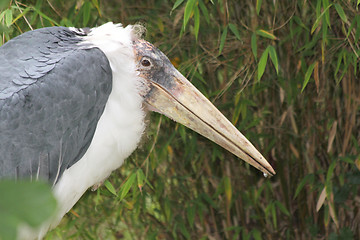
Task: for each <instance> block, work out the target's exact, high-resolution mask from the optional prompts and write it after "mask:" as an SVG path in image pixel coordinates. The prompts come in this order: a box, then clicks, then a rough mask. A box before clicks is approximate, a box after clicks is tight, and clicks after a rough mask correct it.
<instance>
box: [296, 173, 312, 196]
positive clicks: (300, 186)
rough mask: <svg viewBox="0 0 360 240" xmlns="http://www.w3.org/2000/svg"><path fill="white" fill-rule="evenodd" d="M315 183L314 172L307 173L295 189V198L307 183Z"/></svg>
mask: <svg viewBox="0 0 360 240" xmlns="http://www.w3.org/2000/svg"><path fill="white" fill-rule="evenodd" d="M308 182H310V183H313V182H314V175H313V174H309V175H306V176H305V177H304V178H303V179H302V180H301V181H300V183H299V185H298V187H297V188H296V190H295V196H294V199H295V198H296V197H297V196H298V195H299V193H300V191H301V190H302V189H303V188H304V186H305V184H306V183H308Z"/></svg>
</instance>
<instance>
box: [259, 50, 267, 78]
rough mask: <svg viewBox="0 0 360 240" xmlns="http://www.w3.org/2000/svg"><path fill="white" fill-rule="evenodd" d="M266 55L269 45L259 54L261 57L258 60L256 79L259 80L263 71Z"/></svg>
mask: <svg viewBox="0 0 360 240" xmlns="http://www.w3.org/2000/svg"><path fill="white" fill-rule="evenodd" d="M268 55H269V47H267V48H266V49H265V51H264V52H263V54H262V55H261V58H260V61H259V64H258V79H257V80H258V81H260V79H261V77H262V75H263V74H264V72H265V67H266V63H267V59H268Z"/></svg>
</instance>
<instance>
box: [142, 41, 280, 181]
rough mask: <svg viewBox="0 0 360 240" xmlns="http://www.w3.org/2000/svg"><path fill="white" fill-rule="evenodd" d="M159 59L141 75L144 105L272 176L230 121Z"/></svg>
mask: <svg viewBox="0 0 360 240" xmlns="http://www.w3.org/2000/svg"><path fill="white" fill-rule="evenodd" d="M146 44H148V43H146ZM147 47H149V48H150V47H152V45H147ZM149 50H150V49H149ZM152 51H153V54H152V55H154V53H156V54H157V55H161V54H162V53H161V52H160V51H159V50H158V49H155V50H154V49H152ZM154 51H155V52H154ZM164 56H165V55H164ZM161 59H162V62H161V65H162V66H160V67H159V68H157V69H155V70H153V71H152V73H151V76H150V75H149V74H140V75H142V77H144V78H145V79H147V80H148V86H149V91H148V92H147V94H146V96H145V101H146V102H147V104H149V105H150V106H151V107H152V108H153V109H154V110H156V111H158V112H160V113H162V114H164V115H165V116H167V117H169V118H171V119H173V120H175V121H176V122H179V123H181V124H183V125H185V126H186V127H188V128H190V129H192V130H194V131H196V132H198V133H200V134H201V135H203V136H204V137H207V138H208V139H210V140H212V141H214V142H215V143H217V144H219V145H220V146H222V147H223V148H225V149H227V150H228V151H230V152H231V153H233V154H234V155H236V156H238V157H239V158H241V159H243V160H245V161H246V162H248V163H249V164H251V165H252V166H254V167H255V168H257V169H259V170H260V171H262V172H264V174H266V175H270V176H271V175H274V174H275V171H274V169H273V168H272V167H271V166H270V164H269V163H268V162H267V161H266V159H265V158H264V157H263V156H262V155H261V154H260V153H259V151H258V150H256V148H255V147H254V146H253V145H252V144H251V143H250V142H249V141H248V140H247V139H246V138H245V137H244V136H243V135H242V134H241V133H240V132H239V131H238V130H237V129H236V128H235V127H234V126H233V125H232V124H231V122H230V121H229V120H227V119H226V118H225V117H224V115H223V114H222V113H221V112H220V111H219V110H218V109H216V107H215V106H214V105H213V104H212V103H211V102H210V101H209V100H208V99H207V98H206V97H205V96H203V95H202V94H201V92H200V91H198V90H197V89H196V88H195V87H194V86H193V85H192V84H191V83H190V82H189V81H188V80H187V79H186V78H185V77H184V76H183V75H182V74H181V73H180V72H179V71H177V70H176V69H175V67H173V66H172V64H171V63H170V62H165V60H164V59H163V56H162V57H161ZM166 60H167V58H166ZM167 61H168V60H167ZM164 62H165V63H164Z"/></svg>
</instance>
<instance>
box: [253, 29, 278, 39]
mask: <svg viewBox="0 0 360 240" xmlns="http://www.w3.org/2000/svg"><path fill="white" fill-rule="evenodd" d="M256 33H257V35H259V36H262V37H266V38H269V39H272V40H277V37H276V36H275V35H274V34H272V33H269V32H268V31H265V30H263V29H260V30H256Z"/></svg>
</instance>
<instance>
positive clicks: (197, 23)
mask: <svg viewBox="0 0 360 240" xmlns="http://www.w3.org/2000/svg"><path fill="white" fill-rule="evenodd" d="M199 29H200V11H199V7H198V6H195V8H194V34H195V39H196V40H197V39H198V35H199Z"/></svg>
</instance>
